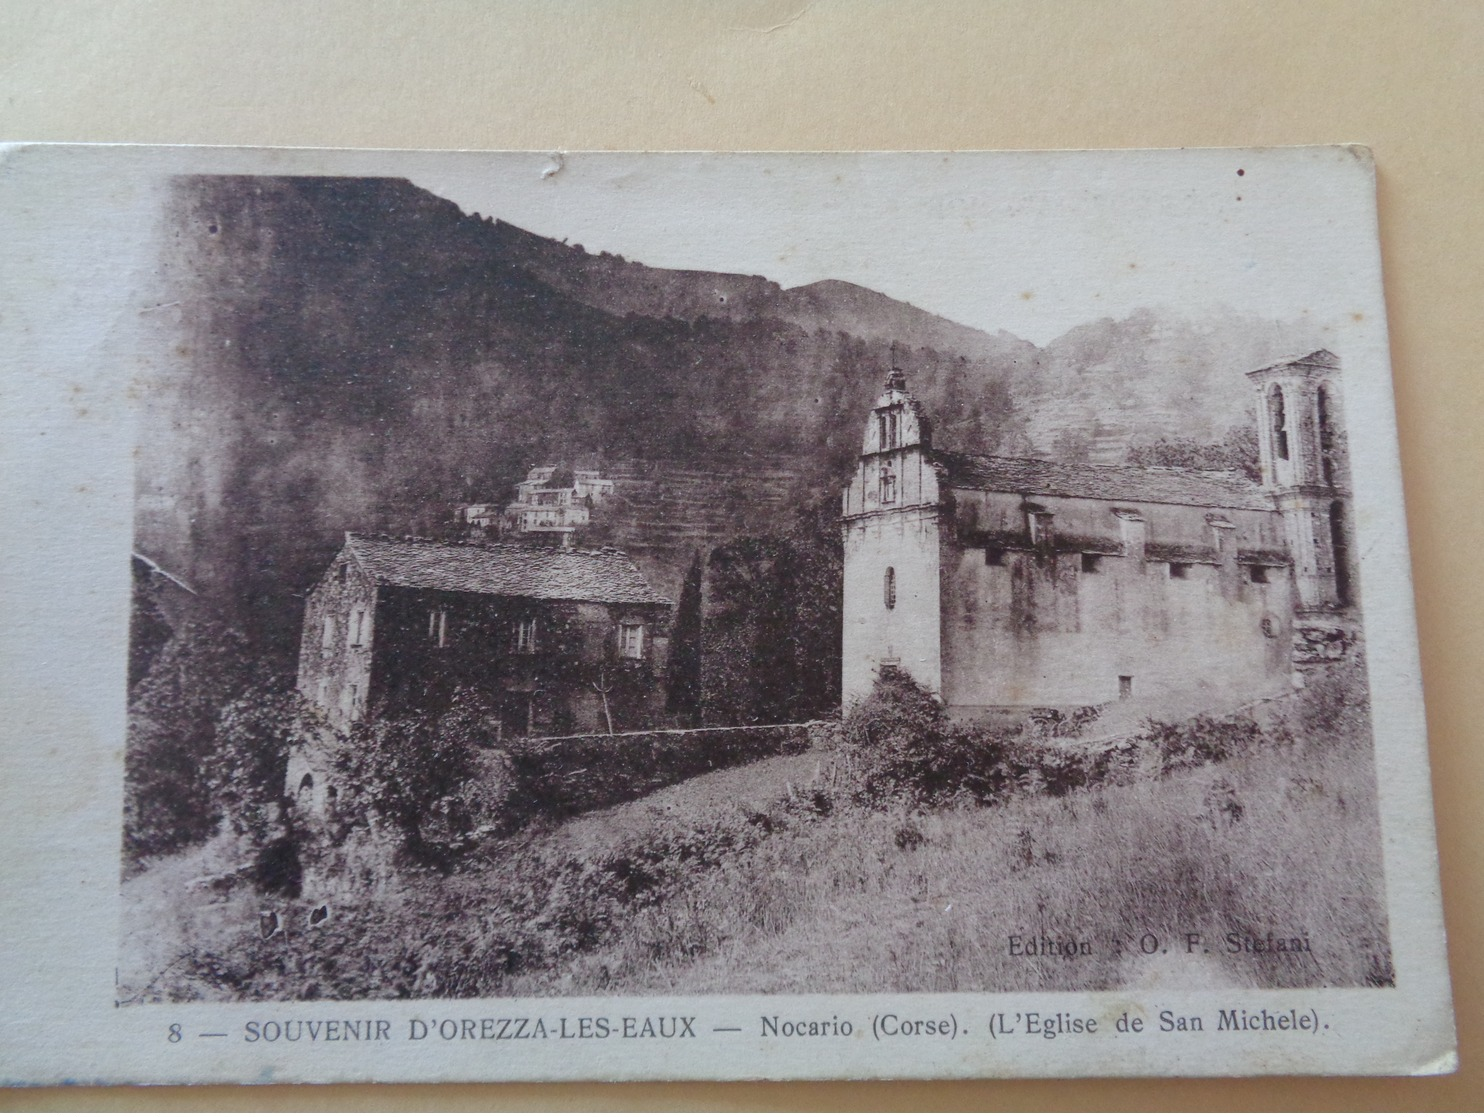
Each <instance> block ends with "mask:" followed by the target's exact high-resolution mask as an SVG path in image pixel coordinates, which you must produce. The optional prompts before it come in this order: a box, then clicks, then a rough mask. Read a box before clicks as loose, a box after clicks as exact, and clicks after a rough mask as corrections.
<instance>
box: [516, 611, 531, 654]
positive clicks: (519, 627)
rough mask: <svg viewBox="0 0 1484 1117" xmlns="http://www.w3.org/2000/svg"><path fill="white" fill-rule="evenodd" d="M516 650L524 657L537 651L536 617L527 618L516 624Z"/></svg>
mask: <svg viewBox="0 0 1484 1117" xmlns="http://www.w3.org/2000/svg"><path fill="white" fill-rule="evenodd" d="M515 650H516V651H517V652H520V653H521V654H523V655H525V654H529V653H531V652H534V651H535V650H536V618H535V617H525V618H523V619H521V620H519V621H517V622H516V623H515Z"/></svg>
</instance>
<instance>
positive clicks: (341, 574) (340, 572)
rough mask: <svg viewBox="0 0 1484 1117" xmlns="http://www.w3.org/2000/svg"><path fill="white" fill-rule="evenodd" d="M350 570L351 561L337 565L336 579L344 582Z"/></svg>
mask: <svg viewBox="0 0 1484 1117" xmlns="http://www.w3.org/2000/svg"><path fill="white" fill-rule="evenodd" d="M349 570H350V563H348V562H342V563H341V564H340V565H339V566H337V567H335V580H336V581H337V582H340V583H342V584H343V583H344V582H345V580H346V575H347V573H348V572H349Z"/></svg>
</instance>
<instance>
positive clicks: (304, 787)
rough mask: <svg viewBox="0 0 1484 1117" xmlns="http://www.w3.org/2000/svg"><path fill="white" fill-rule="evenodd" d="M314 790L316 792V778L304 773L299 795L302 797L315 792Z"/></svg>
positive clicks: (300, 782)
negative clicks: (308, 792)
mask: <svg viewBox="0 0 1484 1117" xmlns="http://www.w3.org/2000/svg"><path fill="white" fill-rule="evenodd" d="M313 790H314V777H313V776H311V775H310V774H309V773H308V772H305V773H304V778H303V779H302V780H300V781H299V794H300V795H303V794H304V793H305V792H306V791H313Z"/></svg>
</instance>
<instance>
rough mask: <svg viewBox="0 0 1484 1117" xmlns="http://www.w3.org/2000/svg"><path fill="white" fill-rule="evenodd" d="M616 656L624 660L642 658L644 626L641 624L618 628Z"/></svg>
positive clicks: (625, 625)
mask: <svg viewBox="0 0 1484 1117" xmlns="http://www.w3.org/2000/svg"><path fill="white" fill-rule="evenodd" d="M618 654H619V655H621V656H623V657H624V658H625V659H643V658H644V626H643V625H642V624H621V625H619V626H618Z"/></svg>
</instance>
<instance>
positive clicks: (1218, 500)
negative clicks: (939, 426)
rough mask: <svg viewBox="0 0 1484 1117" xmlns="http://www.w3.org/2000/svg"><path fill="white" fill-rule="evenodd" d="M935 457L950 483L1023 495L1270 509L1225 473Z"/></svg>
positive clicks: (949, 454) (1257, 492)
mask: <svg viewBox="0 0 1484 1117" xmlns="http://www.w3.org/2000/svg"><path fill="white" fill-rule="evenodd" d="M933 457H934V460H935V461H936V462H937V463H938V465H939V466H940V467H941V468H942V470H943V473H944V477H945V483H946V484H947V485H948V486H949V487H951V488H958V489H976V490H979V491H983V492H995V493H1021V494H1023V495H1026V496H1031V495H1037V496H1063V497H1084V498H1086V499H1089V500H1124V501H1128V502H1129V503H1132V504H1138V503H1141V502H1142V503H1150V504H1187V505H1195V506H1198V507H1202V508H1248V509H1258V510H1261V511H1265V512H1270V511H1272V510H1273V502H1272V499H1271V498H1270V497H1269V496H1268V495H1267V494H1266V493H1264V492H1263V491H1262V490H1261V489H1260V488H1258V487H1257V486H1256V485H1254V484H1252V483H1251V482H1250V481H1247V480H1245V479H1243V478H1241V477H1237V476H1235V475H1231V474H1224V473H1202V472H1199V471H1194V470H1185V469H1164V468H1144V467H1139V466H1127V465H1116V466H1115V465H1062V464H1060V463H1059V462H1043V461H1036V460H1035V459H1032V458H992V457H988V456H986V455H981V454H961V453H957V452H955V451H950V450H938V451H936V452H935V453H934V455H933Z"/></svg>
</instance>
